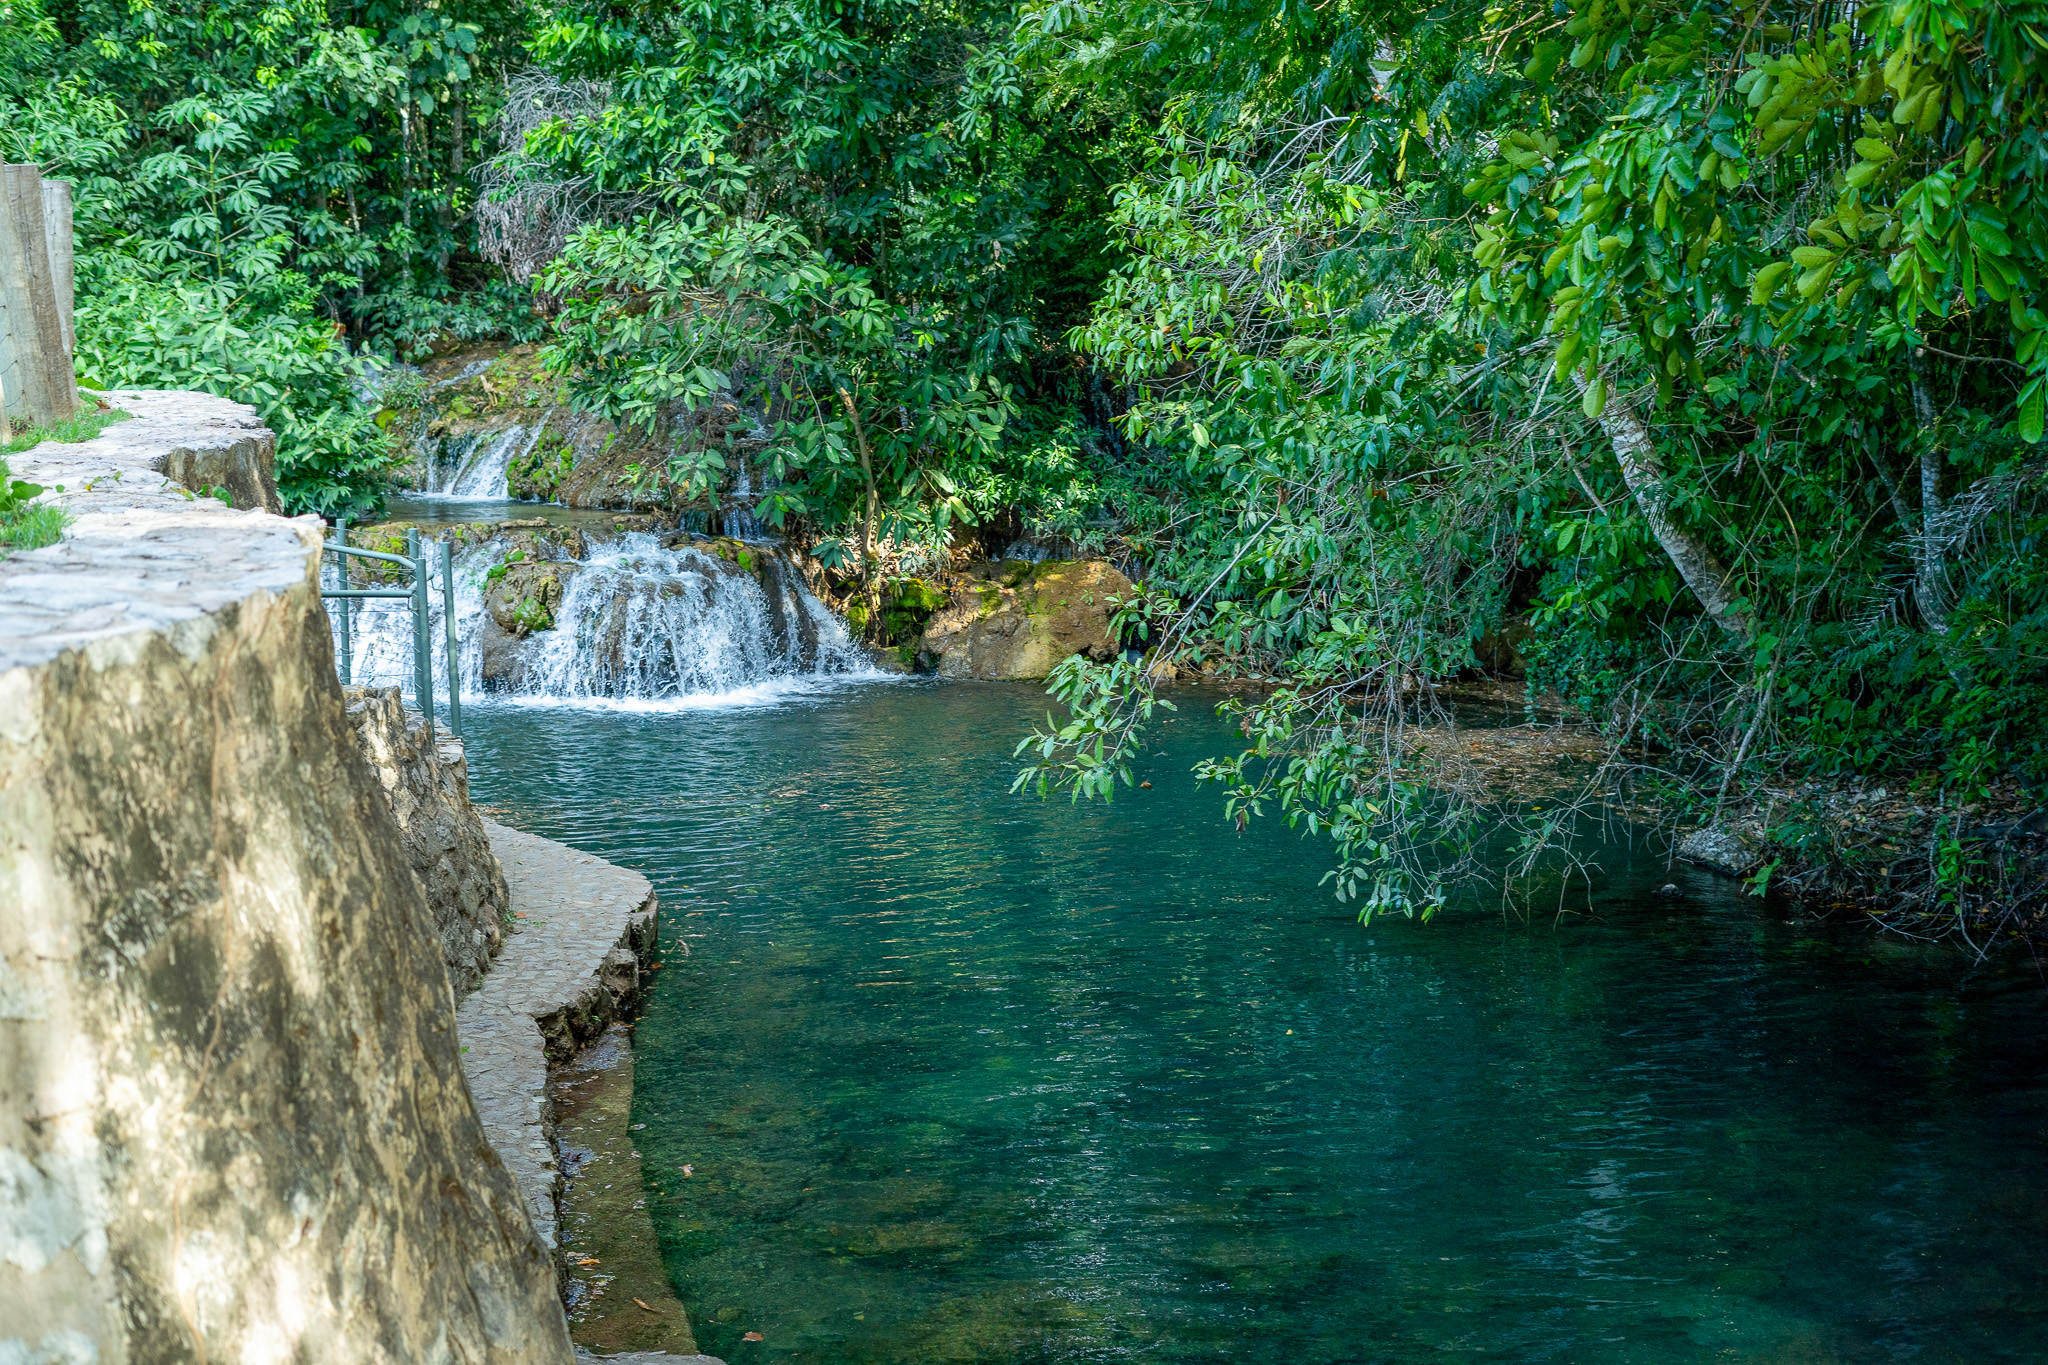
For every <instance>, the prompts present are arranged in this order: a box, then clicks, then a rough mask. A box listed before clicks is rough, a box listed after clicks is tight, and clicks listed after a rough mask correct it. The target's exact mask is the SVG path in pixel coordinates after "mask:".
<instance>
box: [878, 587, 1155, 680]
mask: <svg viewBox="0 0 2048 1365" xmlns="http://www.w3.org/2000/svg"><path fill="white" fill-rule="evenodd" d="M952 588H953V591H952V594H951V599H950V601H949V602H948V603H947V604H946V605H945V606H944V607H943V608H942V609H941V610H939V611H936V612H934V613H932V614H931V615H930V618H929V620H927V621H926V622H925V623H924V634H923V638H922V640H921V643H920V650H919V653H920V655H921V656H923V657H932V658H936V660H937V663H936V671H937V673H938V674H939V676H940V677H945V678H1016V679H1026V678H1043V677H1044V676H1045V675H1046V674H1048V673H1050V672H1052V670H1053V667H1054V665H1056V664H1058V663H1059V662H1060V661H1061V660H1063V659H1066V658H1068V657H1069V656H1071V655H1074V654H1085V655H1087V656H1088V657H1089V658H1091V659H1095V660H1098V661H1101V660H1106V659H1110V658H1112V657H1114V656H1115V654H1116V644H1115V642H1114V641H1113V640H1112V639H1111V638H1110V633H1109V618H1110V613H1111V612H1112V610H1113V608H1112V606H1111V605H1110V599H1111V598H1112V597H1117V596H1121V595H1123V594H1127V593H1129V592H1131V591H1132V586H1131V581H1130V580H1129V579H1128V578H1125V577H1124V576H1123V575H1122V574H1121V573H1119V572H1118V571H1117V570H1116V568H1115V567H1114V566H1113V565H1110V564H1107V563H1104V562H1103V561H1101V560H1046V561H1044V562H1043V563H1039V564H1031V563H1026V562H1023V561H1018V560H1004V561H997V562H995V563H989V564H977V565H974V566H973V567H971V568H970V569H968V570H967V572H966V573H965V574H963V575H962V576H961V577H960V578H959V579H957V580H956V581H955V582H954V583H953V585H952Z"/></svg>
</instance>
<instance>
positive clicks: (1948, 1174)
mask: <svg viewBox="0 0 2048 1365" xmlns="http://www.w3.org/2000/svg"><path fill="white" fill-rule="evenodd" d="M1044 705H1045V699H1044V698H1043V697H1042V695H1041V694H1039V693H1038V692H1037V691H1036V690H1034V689H1031V688H1025V687H1011V686H1003V685H996V684H950V685H943V686H941V685H933V684H925V683H867V684H850V685H849V684H842V685H840V686H839V687H838V688H837V690H824V691H819V692H815V693H812V694H809V695H805V694H803V693H800V692H799V693H795V694H787V695H779V696H776V695H770V696H767V697H756V698H753V699H752V701H751V704H735V705H699V706H693V707H678V708H676V709H670V710H660V709H645V708H643V709H640V710H595V709H591V710H579V709H567V708H538V707H536V708H521V707H510V706H497V707H493V706H490V705H487V704H483V703H473V704H472V706H471V709H470V711H469V716H468V718H469V721H470V730H471V746H470V752H471V772H472V780H473V783H474V786H475V789H476V792H477V794H478V796H479V798H480V799H481V800H483V801H485V802H488V803H494V804H496V805H497V806H498V807H500V808H501V813H502V816H503V818H505V819H506V820H507V821H508V822H509V823H512V824H515V825H518V826H520V827H522V828H527V829H531V830H533V831H535V832H537V833H541V834H546V835H549V836H552V837H555V838H559V839H564V840H567V841H570V842H573V843H575V844H577V845H578V846H580V847H583V848H586V849H589V850H591V851H593V852H596V853H599V854H601V855H603V856H604V857H607V858H610V859H612V860H614V861H617V862H619V863H622V864H625V865H627V866H630V867H634V868H637V869H640V870H642V871H644V872H645V873H646V874H647V875H648V876H649V877H651V878H652V879H653V880H654V882H655V885H656V887H657V889H658V890H659V893H660V896H661V900H662V905H663V936H664V940H665V943H666V944H667V945H668V946H667V960H668V963H669V965H668V967H667V969H666V970H664V971H662V972H661V973H659V974H658V976H657V978H656V985H655V987H654V989H653V991H652V993H651V998H650V1002H649V1007H648V1010H647V1012H646V1014H645V1016H644V1017H643V1019H642V1021H641V1023H640V1025H639V1029H638V1034H637V1043H636V1046H637V1050H638V1052H639V1062H638V1071H637V1081H636V1084H637V1090H636V1094H635V1100H634V1122H635V1123H636V1124H642V1125H645V1126H644V1128H642V1129H640V1130H638V1131H637V1133H636V1136H637V1138H638V1140H639V1142H640V1147H641V1152H642V1155H643V1164H644V1168H645V1170H646V1171H647V1173H648V1179H649V1182H650V1186H649V1190H648V1207H649V1210H650V1211H651V1213H652V1214H653V1216H654V1222H655V1226H656V1228H657V1231H658V1233H659V1235H660V1237H661V1240H662V1252H663V1256H664V1258H665V1260H666V1262H667V1265H668V1267H669V1270H670V1274H671V1277H672V1278H673V1280H674V1282H675V1285H676V1288H677V1290H678V1292H679V1293H680V1295H681V1296H682V1298H683V1301H684V1302H685V1303H687V1304H688V1305H689V1307H690V1310H691V1313H692V1315H693V1317H694V1318H695V1320H696V1323H697V1337H698V1339H699V1341H700V1342H701V1343H702V1347H703V1349H704V1350H707V1351H710V1352H712V1353H713V1354H715V1355H719V1356H722V1357H724V1358H726V1359H727V1360H729V1361H731V1362H733V1365H751V1363H752V1362H760V1361H778V1362H789V1361H800V1362H815V1363H816V1365H837V1363H839V1362H846V1363H847V1365H859V1363H861V1362H883V1363H887V1365H896V1363H897V1362H906V1363H907V1362H990V1363H991V1365H994V1363H996V1362H1004V1363H1006V1365H1008V1363H1014V1365H1036V1363H1038V1362H1046V1363H1048V1365H1050V1363H1053V1362H1060V1363H1065V1362H1095V1361H1103V1362H1109V1361H1132V1362H1157V1363H1158V1365H1179V1363H1180V1362H1196V1361H1202V1362H1212V1361H1213V1362H1225V1361H1229V1362H1244V1363H1245V1365H1336V1363H1337V1362H1421V1361H1559V1362H1575V1363H1581V1365H1608V1363H1609V1362H1613V1363H1615V1365H1619V1363H1620V1362H1657V1363H1662V1362H1672V1363H1674V1365H1690V1363H1691V1362H1709V1361H1712V1362H1735V1361H1742V1362H1788V1363H1789V1362H1800V1363H1801V1365H1821V1363H1823V1362H1862V1361H1906V1360H1911V1361H1927V1362H1934V1361H1939V1362H1949V1361H1955V1362H1964V1361H1970V1362H1986V1361H2042V1360H2048V1272H2044V1270H2043V1264H2044V1251H2048V1159H2044V1153H2048V1086H2044V1075H2048V1072H2044V1069H2043V1067H2044V1062H2048V1030H2044V1024H2048V1011H2044V1008H2043V996H2042V994H2041V992H2040V990H2039V983H2038V980H2037V979H2035V978H2033V977H2032V976H2031V974H2030V972H2028V971H2023V970H2019V969H2016V968H2008V969H2003V970H1993V969H1983V968H1979V969H1975V970H1970V969H1967V968H1966V967H1965V966H1964V965H1963V964H1961V963H1960V962H1958V961H1957V960H1956V959H1955V958H1953V957H1951V956H1948V955H1943V954H1936V953H1923V952H1919V951H1912V950H1904V949H1900V948H1898V947H1896V946H1892V945H1888V944H1886V943H1884V942H1882V941H1880V940H1877V939H1874V938H1872V937H1871V936H1869V935H1867V934H1864V933H1860V932H1855V931H1844V930H1840V929H1825V928H1822V927H1819V926H1815V925H1812V924H1804V925H1802V924H1798V923H1794V922H1791V921H1789V920H1788V919H1786V918H1785V917H1784V916H1783V915H1782V914H1776V913H1771V912H1766V911H1764V910H1761V909H1760V908H1759V907H1758V905H1757V904H1756V903H1755V902H1754V901H1750V900H1746V899H1744V898H1742V897H1741V896H1739V895H1737V894H1734V893H1732V892H1731V890H1730V889H1729V888H1728V886H1727V885H1726V884H1725V883H1718V882H1715V881H1712V880H1710V879H1707V878H1705V877H1703V876H1696V875H1692V874H1688V873H1687V872H1685V871H1684V870H1683V869H1681V870H1679V871H1678V872H1675V873H1673V872H1668V871H1667V870H1666V869H1665V867H1664V866H1663V864H1662V862H1661V860H1655V859H1651V858H1650V857H1648V856H1647V855H1641V854H1639V855H1637V856H1636V859H1635V861H1634V863H1633V864H1632V863H1631V861H1630V855H1629V853H1628V852H1627V850H1625V849H1615V850H1609V851H1608V852H1607V853H1606V855H1605V861H1606V863H1607V870H1606V876H1605V877H1604V879H1603V880H1602V881H1601V882H1600V883H1599V885H1598V887H1597V888H1596V890H1595V891H1594V892H1593V894H1592V897H1591V904H1590V906H1589V905H1588V902H1587V897H1586V895H1585V893H1584V892H1583V890H1582V891H1580V892H1578V893H1577V894H1576V895H1575V896H1574V897H1573V898H1572V899H1571V900H1570V901H1569V902H1568V904H1569V905H1570V906H1571V912H1570V913H1568V914H1566V915H1564V916H1562V917H1558V916H1557V915H1556V914H1555V913H1554V911H1555V905H1554V903H1552V904H1550V905H1549V906H1547V907H1546V909H1545V910H1544V911H1542V912H1540V913H1539V914H1537V915H1536V916H1535V917H1534V918H1533V919H1524V918H1522V917H1518V916H1504V915H1503V914H1502V912H1501V908H1500V907H1499V906H1498V905H1497V904H1486V905H1467V906H1460V907H1456V908H1454V909H1453V910H1451V911H1449V912H1446V913H1445V914H1444V915H1442V916H1440V917H1439V918H1438V919H1437V920H1436V921H1435V922H1433V923H1431V924H1428V925H1421V924H1411V923H1408V922H1405V921H1399V920H1396V921H1379V922H1376V923H1374V924H1373V925H1371V926H1370V927H1361V926H1360V925H1358V924H1357V923H1356V922H1355V921H1354V919H1353V916H1352V915H1351V914H1350V913H1349V912H1347V911H1346V910H1344V909H1342V908H1341V907H1339V906H1337V905H1336V904H1335V903H1334V902H1333V901H1332V900H1331V898H1330V896H1329V894H1328V892H1327V891H1326V890H1324V889H1323V888H1321V887H1319V886H1318V884H1317V883H1318V880H1319V878H1320V876H1321V873H1322V871H1323V866H1324V864H1323V850H1322V848H1321V847H1319V846H1318V845H1317V844H1316V843H1314V842H1309V841H1303V840H1301V839H1299V838H1298V837H1296V836H1295V835H1293V834H1292V833H1290V832H1288V831H1286V830H1285V829H1284V828H1280V827H1277V826H1274V825H1271V824H1263V825H1262V824H1255V825H1254V826H1253V828H1252V829H1251V830H1250V831H1249V832H1248V833H1245V834H1242V835H1240V834H1237V833H1234V832H1233V831H1231V830H1230V828H1229V827H1228V826H1226V825H1225V824H1224V823H1223V822H1222V820H1221V815H1220V805H1219V803H1218V800H1217V798H1216V797H1214V796H1213V795H1211V794H1206V793H1202V792H1199V791H1198V790H1196V789H1195V788H1194V786H1193V784H1192V779H1191V778H1189V777H1188V775H1187V770H1188V768H1189V767H1190V765H1191V764H1192V763H1193V762H1194V760H1195V759H1196V758H1197V757H1199V756H1201V755H1203V754H1205V753H1209V752H1213V751H1217V750H1220V749H1221V748H1222V747H1223V745H1224V739H1223V737H1222V732H1221V731H1220V729H1219V727H1218V726H1217V725H1216V724H1215V723H1214V722H1213V721H1212V720H1210V719H1209V718H1208V717H1207V713H1206V709H1205V708H1204V707H1203V706H1201V705H1200V704H1199V703H1194V704H1186V705H1184V706H1183V709H1182V711H1181V712H1180V713H1179V716H1178V718H1177V719H1175V720H1173V721H1171V722H1169V723H1168V724H1167V725H1165V726H1164V727H1162V728H1161V729H1159V730H1158V731H1156V732H1155V735H1156V740H1157V742H1155V743H1153V744H1151V745H1149V746H1148V747H1147V751H1146V753H1147V757H1146V759H1145V761H1144V769H1145V770H1144V771H1143V772H1142V774H1141V775H1142V776H1143V777H1146V778H1149V779H1150V780H1151V781H1152V782H1153V784H1154V786H1153V789H1152V790H1150V791H1137V792H1132V793H1129V794H1127V795H1124V796H1121V797H1120V798H1119V799H1118V801H1117V803H1116V804H1115V805H1114V806H1113V807H1110V808H1107V809H1105V808H1103V807H1100V806H1095V807H1089V806H1083V807H1079V808H1076V807H1073V806H1071V805H1069V804H1067V803H1066V802H1065V801H1062V800H1054V801H1052V802H1040V801H1038V800H1037V799H1035V798H1029V797H1019V796H1012V795H1010V794H1009V791H1008V788H1009V778H1010V775H1011V773H1012V772H1013V771H1014V766H1013V764H1012V762H1011V760H1010V758H1009V751H1010V748H1011V745H1012V744H1013V743H1014V741H1015V739H1016V738H1017V737H1018V736H1019V735H1020V733H1021V732H1022V730H1023V727H1024V726H1025V724H1026V722H1027V720H1028V718H1029V717H1030V716H1032V715H1034V714H1039V713H1042V711H1043V709H1044ZM1672 879H1675V880H1677V881H1678V882H1680V884H1681V885H1682V886H1683V887H1684V888H1685V890H1686V892H1687V893H1688V894H1687V895H1686V897H1685V898H1684V899H1682V900H1678V901H1671V900H1666V899H1659V898H1656V897H1654V896H1652V895H1651V894H1650V891H1651V889H1652V888H1654V887H1655V886H1657V885H1658V884H1660V883H1662V882H1664V881H1666V880H1672ZM684 943H687V945H688V947H689V956H688V957H687V958H685V957H683V956H682V953H681V951H680V945H682V944H684ZM755 1333H758V1334H759V1338H760V1339H759V1340H748V1339H747V1338H748V1336H749V1334H755Z"/></svg>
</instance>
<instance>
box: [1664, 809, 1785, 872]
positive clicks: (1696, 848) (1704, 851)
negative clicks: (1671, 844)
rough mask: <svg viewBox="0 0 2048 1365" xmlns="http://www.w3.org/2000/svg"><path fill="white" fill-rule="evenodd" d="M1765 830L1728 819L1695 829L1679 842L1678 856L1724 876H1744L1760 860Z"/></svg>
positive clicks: (1762, 852)
mask: <svg viewBox="0 0 2048 1365" xmlns="http://www.w3.org/2000/svg"><path fill="white" fill-rule="evenodd" d="M1764 846H1765V840H1764V832H1763V830H1762V829H1761V828H1760V827H1758V826H1756V825H1751V824H1744V823H1740V822H1736V821H1729V822H1727V823H1724V824H1718V825H1707V826H1705V827H1704V828H1702V829H1696V830H1694V831H1693V832H1692V833H1690V834H1688V835H1686V836H1685V838H1683V839H1682V840H1680V841H1679V844H1678V856H1679V857H1681V858H1683V859H1685V860H1686V861H1687V862H1689V863H1697V864H1699V865H1700V866H1701V867H1704V868H1707V869H1709V870H1711V871H1714V872H1719V873H1720V874H1722V875H1723V876H1726V877H1744V876H1748V875H1749V873H1750V872H1752V871H1753V870H1755V868H1756V865H1757V864H1758V863H1760V862H1762V861H1763V854H1764Z"/></svg>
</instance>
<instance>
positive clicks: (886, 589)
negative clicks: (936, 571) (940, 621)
mask: <svg viewBox="0 0 2048 1365" xmlns="http://www.w3.org/2000/svg"><path fill="white" fill-rule="evenodd" d="M881 599H882V635H883V643H884V644H892V645H912V646H914V645H915V644H916V641H917V638H918V637H919V636H920V635H923V634H924V630H925V623H926V622H928V621H930V620H931V619H932V614H933V613H934V612H936V611H938V610H940V609H941V608H943V607H944V606H945V605H946V603H947V598H946V594H945V593H942V592H940V591H939V590H938V589H937V588H935V587H933V586H932V585H931V584H929V583H927V582H925V581H924V580H923V579H921V578H892V579H889V580H888V581H887V582H885V583H883V585H882V593H881ZM915 652H916V651H915V650H914V649H913V650H912V653H913V654H914V653H915Z"/></svg>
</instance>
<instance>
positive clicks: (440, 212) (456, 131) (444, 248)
mask: <svg viewBox="0 0 2048 1365" xmlns="http://www.w3.org/2000/svg"><path fill="white" fill-rule="evenodd" d="M459 90H460V87H458V93H457V94H456V96H455V98H454V99H453V100H452V101H450V103H449V106H448V125H449V126H448V184H447V187H446V188H445V189H444V190H443V191H442V193H441V196H440V202H439V203H437V204H435V206H434V224H435V226H437V227H438V228H440V229H441V241H440V244H439V246H438V247H437V248H436V254H435V258H434V266H435V269H437V270H438V271H439V272H440V275H441V278H442V279H444V280H445V279H447V278H448V263H449V260H450V258H451V257H453V256H454V254H455V188H456V186H458V185H460V184H461V183H462V152H463V147H462V143H463V139H464V137H466V136H467V134H466V133H465V132H464V131H463V123H464V121H465V117H464V116H465V115H466V113H467V112H468V111H467V109H466V108H465V107H464V100H463V98H462V95H461V94H460V93H459Z"/></svg>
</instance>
